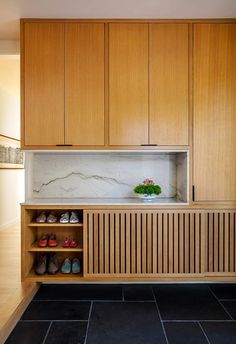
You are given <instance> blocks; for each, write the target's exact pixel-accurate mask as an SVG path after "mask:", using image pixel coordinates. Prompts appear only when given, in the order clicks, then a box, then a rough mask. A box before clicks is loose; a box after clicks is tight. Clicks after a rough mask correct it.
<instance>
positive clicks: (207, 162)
mask: <svg viewBox="0 0 236 344" xmlns="http://www.w3.org/2000/svg"><path fill="white" fill-rule="evenodd" d="M235 42H236V25H235V24H196V25H194V53H193V58H194V123H193V124H194V185H195V200H196V201H235V200H236V173H235V171H236V159H235V156H236V135H235V128H236V64H235V61H236V44H235ZM215 264H218V263H217V262H215Z"/></svg>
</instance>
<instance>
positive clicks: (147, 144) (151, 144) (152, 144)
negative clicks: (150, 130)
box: [140, 143, 158, 147]
mask: <svg viewBox="0 0 236 344" xmlns="http://www.w3.org/2000/svg"><path fill="white" fill-rule="evenodd" d="M140 146H143V147H145V146H147V147H155V146H158V144H157V143H142V144H141V145H140Z"/></svg>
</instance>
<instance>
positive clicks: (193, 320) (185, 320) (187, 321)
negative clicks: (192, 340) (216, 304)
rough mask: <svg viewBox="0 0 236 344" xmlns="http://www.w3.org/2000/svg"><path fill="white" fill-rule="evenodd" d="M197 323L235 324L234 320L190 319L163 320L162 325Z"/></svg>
mask: <svg viewBox="0 0 236 344" xmlns="http://www.w3.org/2000/svg"><path fill="white" fill-rule="evenodd" d="M199 321H200V322H215V323H217V322H229V323H233V322H235V323H236V320H211V319H208V320H206V319H204V320H201V319H191V320H188V319H184V320H172V319H170V320H168V319H165V320H162V322H163V323H165V322H183V323H185V322H186V323H191V322H199Z"/></svg>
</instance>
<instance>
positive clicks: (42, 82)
mask: <svg viewBox="0 0 236 344" xmlns="http://www.w3.org/2000/svg"><path fill="white" fill-rule="evenodd" d="M23 34H24V54H23V56H22V58H23V63H24V67H23V68H24V89H23V92H24V106H23V117H24V118H23V121H24V129H23V130H24V137H23V140H22V141H23V145H27V146H30V145H56V144H63V143H64V25H63V24H59V23H51V24H48V23H43V24H41V23H25V25H24V32H23Z"/></svg>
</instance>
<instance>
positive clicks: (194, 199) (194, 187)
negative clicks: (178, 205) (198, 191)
mask: <svg viewBox="0 0 236 344" xmlns="http://www.w3.org/2000/svg"><path fill="white" fill-rule="evenodd" d="M194 201H195V185H193V202H194Z"/></svg>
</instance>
